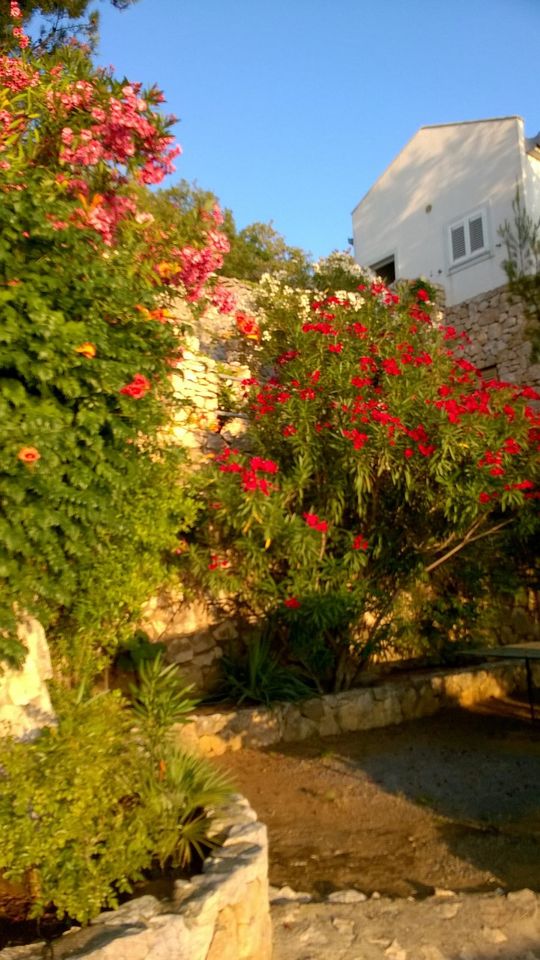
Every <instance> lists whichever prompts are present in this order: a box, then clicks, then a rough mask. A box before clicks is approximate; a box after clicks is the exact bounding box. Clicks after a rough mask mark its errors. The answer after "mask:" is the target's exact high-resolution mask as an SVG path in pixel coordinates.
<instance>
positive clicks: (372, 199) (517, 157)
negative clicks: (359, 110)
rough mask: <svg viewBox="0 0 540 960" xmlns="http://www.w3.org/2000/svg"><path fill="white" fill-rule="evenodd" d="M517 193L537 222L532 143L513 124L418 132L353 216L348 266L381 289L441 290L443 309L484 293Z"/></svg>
mask: <svg viewBox="0 0 540 960" xmlns="http://www.w3.org/2000/svg"><path fill="white" fill-rule="evenodd" d="M517 187H519V188H520V191H521V196H522V198H523V201H524V204H525V207H526V209H527V212H528V213H530V215H531V216H532V217H533V218H534V219H535V220H538V219H539V218H540V134H539V135H538V136H537V137H534V138H532V139H527V138H526V137H525V133H524V124H523V120H522V118H521V117H496V118H494V119H490V120H471V121H464V122H461V123H444V124H437V125H434V126H428V127H421V128H420V130H419V131H418V132H417V133H415V135H414V136H413V137H412V139H411V140H409V142H408V143H407V144H406V146H405V147H404V148H403V150H402V151H401V153H400V154H398V156H397V157H396V159H395V160H393V161H392V163H391V164H390V166H389V167H388V168H387V169H386V170H385V171H384V173H383V174H382V175H381V176H380V177H379V179H378V180H377V181H376V182H375V184H374V185H373V186H372V187H371V189H370V190H369V191H368V193H367V194H366V195H365V197H364V198H363V199H362V200H361V201H360V203H359V204H358V205H357V206H356V207H355V209H354V210H353V214H352V218H353V236H354V256H355V259H356V261H357V262H358V263H359V264H362V265H364V266H369V267H372V268H373V269H374V270H375V271H376V272H377V273H378V274H380V275H381V276H383V277H385V278H386V280H387V282H391V281H392V280H394V279H400V278H413V277H418V276H424V277H426V278H428V279H430V280H433V281H434V282H436V283H439V284H442V286H443V287H444V288H445V290H446V299H447V304H448V305H449V306H451V305H453V304H458V303H462V301H464V300H469V299H470V298H471V297H475V296H477V295H478V294H481V293H484V292H486V291H489V290H494V289H495V288H497V287H500V286H501V285H502V284H504V283H506V275H505V273H504V271H503V269H502V266H501V263H502V261H503V259H504V257H505V252H506V251H505V248H504V245H503V244H502V242H501V238H500V237H499V236H498V228H499V227H500V226H501V224H503V223H504V221H505V220H509V221H512V220H513V212H512V201H513V199H514V197H515V195H516V188H517Z"/></svg>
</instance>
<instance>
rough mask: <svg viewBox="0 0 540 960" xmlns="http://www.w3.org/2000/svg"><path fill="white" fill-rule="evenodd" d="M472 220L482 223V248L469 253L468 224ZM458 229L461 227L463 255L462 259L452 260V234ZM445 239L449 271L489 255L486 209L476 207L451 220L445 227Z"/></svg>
mask: <svg viewBox="0 0 540 960" xmlns="http://www.w3.org/2000/svg"><path fill="white" fill-rule="evenodd" d="M473 220H481V223H482V237H483V241H484V243H483V246H482V247H480V248H479V249H477V250H473V251H471V229H470V224H471V221H473ZM458 227H463V235H464V239H465V253H464V254H463V256H462V257H456V258H454V248H453V244H452V232H453V231H454V230H456V229H457V228H458ZM447 237H448V255H449V263H450V271H452V270H458V269H459V267H461V266H465V265H467V264H468V263H472V262H473V261H475V260H477V259H481V258H483V257H486V256H488V255H489V254H490V252H491V248H490V235H489V225H488V215H487V207H477V208H476V209H475V210H472V211H470V212H469V213H465V214H463V215H462V216H461V217H459V219H456V220H453V221H452V223H450V224H449V225H448V227H447Z"/></svg>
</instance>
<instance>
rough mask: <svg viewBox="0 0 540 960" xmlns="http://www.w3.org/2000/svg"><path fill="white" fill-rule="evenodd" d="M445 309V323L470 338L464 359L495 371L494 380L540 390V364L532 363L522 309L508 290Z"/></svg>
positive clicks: (482, 294)
mask: <svg viewBox="0 0 540 960" xmlns="http://www.w3.org/2000/svg"><path fill="white" fill-rule="evenodd" d="M443 309H444V317H445V323H447V324H451V325H453V326H455V327H456V328H457V329H458V330H459V331H460V332H465V333H467V334H468V335H469V337H470V338H471V343H470V344H468V345H467V347H466V349H465V351H464V356H466V357H467V358H468V359H469V360H470V361H471V362H472V363H474V364H475V365H476V366H477V367H479V368H480V369H481V370H485V369H487V370H489V368H490V367H494V368H495V369H494V371H493V376H494V377H497V378H498V379H500V380H510V381H511V382H512V383H524V384H528V385H529V386H534V387H538V386H540V363H536V364H533V363H532V362H531V344H530V342H529V341H528V340H527V338H526V335H525V326H526V319H525V313H524V309H523V306H522V304H521V303H519V302H517V301H515V300H514V299H513V298H512V297H511V295H510V294H509V292H508V288H507V287H506V286H503V287H498V288H497V289H496V290H490V291H489V292H487V293H481V294H479V295H478V296H477V297H472V298H471V299H470V300H464V301H463V303H458V304H456V305H455V306H452V307H444V308H443Z"/></svg>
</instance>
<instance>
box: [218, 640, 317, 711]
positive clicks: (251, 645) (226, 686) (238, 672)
mask: <svg viewBox="0 0 540 960" xmlns="http://www.w3.org/2000/svg"><path fill="white" fill-rule="evenodd" d="M221 666H222V670H223V682H222V685H221V687H220V691H219V695H222V696H223V697H224V698H226V699H230V700H233V701H234V702H235V703H239V704H240V703H244V701H246V700H248V701H251V702H252V703H265V704H266V705H269V704H270V703H273V702H274V701H276V700H301V699H302V698H304V699H305V698H306V697H309V696H312V695H313V688H312V687H311V686H310V685H309V684H308V683H306V680H305V679H302V677H301V676H300V675H299V673H298V670H297V669H295V668H293V667H291V666H287V665H285V664H283V663H281V662H280V660H279V657H278V656H277V655H276V653H275V652H274V651H273V649H272V646H271V641H270V638H269V637H265V638H260V637H255V638H254V639H252V640H251V641H249V642H248V645H247V652H246V653H245V654H244V656H241V657H227V656H225V657H223V658H222V660H221Z"/></svg>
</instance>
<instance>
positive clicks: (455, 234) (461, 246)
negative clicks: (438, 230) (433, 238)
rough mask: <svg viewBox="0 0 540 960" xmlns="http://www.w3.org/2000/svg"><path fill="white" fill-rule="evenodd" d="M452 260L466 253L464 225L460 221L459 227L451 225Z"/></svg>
mask: <svg viewBox="0 0 540 960" xmlns="http://www.w3.org/2000/svg"><path fill="white" fill-rule="evenodd" d="M451 233H452V260H459V259H460V258H461V257H464V256H465V254H466V253H467V248H466V246H465V227H464V225H463V224H462V223H461V224H460V225H459V227H452V231H451Z"/></svg>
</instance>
